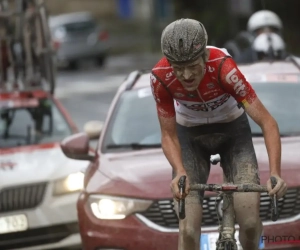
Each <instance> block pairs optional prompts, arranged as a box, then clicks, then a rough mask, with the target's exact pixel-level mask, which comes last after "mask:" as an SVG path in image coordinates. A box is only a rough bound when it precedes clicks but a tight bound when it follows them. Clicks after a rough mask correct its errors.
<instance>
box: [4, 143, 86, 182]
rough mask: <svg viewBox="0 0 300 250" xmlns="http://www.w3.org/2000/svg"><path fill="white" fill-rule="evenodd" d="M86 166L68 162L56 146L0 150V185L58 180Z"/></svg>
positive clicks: (78, 162)
mask: <svg viewBox="0 0 300 250" xmlns="http://www.w3.org/2000/svg"><path fill="white" fill-rule="evenodd" d="M87 165H88V162H86V161H84V162H82V161H76V160H71V159H68V158H67V157H66V156H65V155H64V154H63V153H62V151H61V149H60V146H59V144H49V145H48V144H47V145H38V146H29V147H19V148H14V149H7V150H6V149H5V150H0V172H1V173H0V174H1V177H0V185H1V187H4V186H11V185H22V184H26V183H33V182H40V181H49V180H54V179H59V178H63V177H65V176H67V175H68V174H70V173H74V172H77V171H80V170H82V169H84V168H86V167H87Z"/></svg>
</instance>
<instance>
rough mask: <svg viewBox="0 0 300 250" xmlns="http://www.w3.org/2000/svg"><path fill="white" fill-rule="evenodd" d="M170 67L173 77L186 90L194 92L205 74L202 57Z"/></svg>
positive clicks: (173, 64)
mask: <svg viewBox="0 0 300 250" xmlns="http://www.w3.org/2000/svg"><path fill="white" fill-rule="evenodd" d="M171 65H172V67H173V70H174V74H175V76H176V77H177V79H178V80H179V81H180V83H181V84H182V86H183V87H184V88H185V89H186V90H188V91H194V90H196V89H197V88H198V86H199V84H200V82H201V80H202V78H203V76H204V73H205V61H204V59H203V57H202V56H201V57H199V58H198V59H197V60H195V61H193V62H190V63H182V64H177V63H171Z"/></svg>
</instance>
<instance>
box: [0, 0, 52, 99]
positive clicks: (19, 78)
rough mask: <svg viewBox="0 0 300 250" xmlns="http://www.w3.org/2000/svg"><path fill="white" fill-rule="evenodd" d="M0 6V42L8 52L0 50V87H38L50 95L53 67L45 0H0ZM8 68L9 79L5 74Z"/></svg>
mask: <svg viewBox="0 0 300 250" xmlns="http://www.w3.org/2000/svg"><path fill="white" fill-rule="evenodd" d="M0 9H1V12H0V19H1V21H2V23H4V22H6V23H7V24H6V25H3V24H2V25H1V22H0V31H2V32H0V45H1V43H3V44H4V45H5V46H6V47H5V48H4V51H6V53H7V54H8V56H6V55H3V53H1V51H0V68H1V71H2V74H1V79H0V88H1V89H4V90H6V89H9V86H10V85H13V86H14V87H13V88H20V89H29V88H31V87H32V86H41V87H39V88H45V89H48V90H49V91H50V93H51V94H53V93H54V89H55V73H56V68H55V65H54V62H53V55H54V50H53V47H52V42H51V35H50V28H49V25H48V11H47V8H46V5H45V0H0ZM13 21H14V22H13ZM4 61H6V62H7V63H6V64H5V65H4V64H3V62H4ZM10 68H11V69H12V70H13V76H14V79H13V80H12V81H10V80H9V79H8V77H7V73H8V71H9V70H10ZM18 85H19V87H15V86H18Z"/></svg>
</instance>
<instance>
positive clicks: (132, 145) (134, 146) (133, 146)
mask: <svg viewBox="0 0 300 250" xmlns="http://www.w3.org/2000/svg"><path fill="white" fill-rule="evenodd" d="M106 148H108V149H111V148H131V149H144V148H161V144H160V143H156V144H140V143H129V144H109V145H107V146H106Z"/></svg>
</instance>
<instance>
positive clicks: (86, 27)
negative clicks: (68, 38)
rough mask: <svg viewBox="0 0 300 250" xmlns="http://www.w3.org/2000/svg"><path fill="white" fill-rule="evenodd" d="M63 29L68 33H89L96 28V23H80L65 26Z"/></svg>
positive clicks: (90, 21)
mask: <svg viewBox="0 0 300 250" xmlns="http://www.w3.org/2000/svg"><path fill="white" fill-rule="evenodd" d="M63 27H64V29H65V31H66V32H67V33H75V32H76V33H77V32H88V31H91V30H93V29H95V28H96V23H95V22H93V21H92V20H89V21H78V22H73V23H68V24H65V25H64V26H63Z"/></svg>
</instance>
